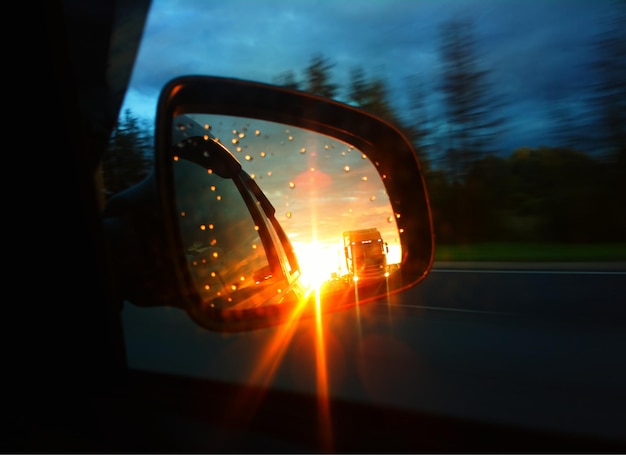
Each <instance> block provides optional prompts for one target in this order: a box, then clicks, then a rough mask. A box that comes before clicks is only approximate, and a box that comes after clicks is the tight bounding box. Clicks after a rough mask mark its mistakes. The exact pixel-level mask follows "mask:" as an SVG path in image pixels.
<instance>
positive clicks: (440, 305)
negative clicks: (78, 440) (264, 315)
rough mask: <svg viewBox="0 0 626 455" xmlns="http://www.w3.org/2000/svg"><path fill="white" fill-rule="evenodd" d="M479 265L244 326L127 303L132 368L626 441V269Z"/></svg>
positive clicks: (437, 271)
mask: <svg viewBox="0 0 626 455" xmlns="http://www.w3.org/2000/svg"><path fill="white" fill-rule="evenodd" d="M483 268H484V270H470V269H467V268H459V267H455V268H454V269H451V268H449V267H442V266H441V265H439V266H438V265H436V266H435V268H434V269H433V271H432V272H431V274H430V276H429V277H427V279H426V280H425V281H424V282H423V283H421V284H419V285H418V286H416V287H414V288H412V289H410V290H408V291H405V292H404V293H402V294H399V295H396V296H392V297H391V298H390V299H389V301H388V302H386V301H381V302H376V303H371V304H367V305H363V306H362V307H355V308H353V309H351V310H348V311H343V312H337V313H331V314H327V315H325V316H324V318H323V319H322V321H321V322H319V323H318V322H316V321H315V320H314V319H309V320H306V321H301V323H300V324H298V325H297V326H292V327H287V326H281V327H276V328H270V329H263V330H258V331H255V332H250V333H239V334H219V333H212V332H208V331H206V330H204V329H202V328H200V327H198V326H196V325H195V324H194V323H193V322H191V321H190V320H189V318H187V316H186V315H185V314H184V313H183V312H181V311H179V310H177V309H172V308H151V309H148V308H138V307H135V306H132V305H128V304H126V306H125V308H124V315H123V317H124V324H125V336H126V342H127V352H128V360H129V365H130V367H131V368H137V369H141V370H149V371H161V372H166V373H173V374H181V375H185V376H194V377H205V378H210V379H215V380H225V381H232V382H237V383H253V384H260V385H261V384H263V385H264V384H273V386H274V387H277V388H282V389H286V390H295V391H308V392H315V391H320V390H321V391H322V392H323V393H328V394H329V395H331V396H338V397H346V398H351V399H354V400H359V401H367V402H370V403H380V404H382V405H393V406H400V407H408V408H411V409H416V410H420V411H424V412H432V413H436V414H443V415H448V416H459V417H465V418H472V419H476V420H477V421H485V422H499V423H502V424H515V425H521V426H526V427H529V428H543V429H551V430H556V431H566V432H570V433H571V432H572V431H574V432H576V433H577V434H579V435H582V436H590V437H603V438H608V439H609V440H614V441H617V442H620V443H624V444H626V434H625V433H624V428H626V387H624V384H626V354H625V353H626V309H625V307H626V305H625V303H624V296H626V272H624V271H622V270H599V269H594V270H585V269H575V270H562V269H561V270H556V269H549V270H537V269H533V268H532V267H527V270H513V269H508V270H503V269H490V268H488V267H483ZM320 352H324V353H325V355H323V356H320V355H318V354H319V353H320Z"/></svg>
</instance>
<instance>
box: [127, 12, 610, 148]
mask: <svg viewBox="0 0 626 455" xmlns="http://www.w3.org/2000/svg"><path fill="white" fill-rule="evenodd" d="M612 8H613V2H610V1H608V0H601V1H597V2H591V1H586V0H546V1H542V2H534V1H533V2H529V1H522V0H508V1H502V0H480V1H476V0H368V1H332V0H317V1H313V0H311V1H308V0H299V1H290V0H268V1H262V2H261V1H258V0H228V1H223V2H207V1H204V0H185V1H171V0H153V2H152V7H151V11H150V14H149V16H148V20H147V23H146V26H145V30H144V37H143V40H142V44H141V46H140V49H139V53H138V57H137V60H136V65H135V69H134V72H133V76H132V79H131V85H130V89H129V91H128V93H127V96H126V100H125V103H124V106H123V108H131V109H132V110H133V111H135V112H137V113H138V114H139V115H144V116H153V115H154V111H155V109H156V100H157V97H158V94H159V91H160V90H161V87H162V86H163V85H164V84H165V83H166V82H167V81H169V80H170V79H172V78H174V77H176V76H180V75H183V74H211V75H217V76H227V77H237V78H242V79H250V80H256V81H261V82H270V83H271V82H272V81H273V79H274V78H275V77H276V76H278V75H279V74H281V73H283V72H284V71H287V70H291V71H294V72H295V73H296V75H297V76H298V77H302V76H303V74H302V72H303V70H304V69H305V68H306V66H307V65H308V64H309V63H310V59H311V57H312V56H314V55H318V54H321V55H323V56H325V57H327V58H328V59H329V61H330V62H331V63H334V64H335V66H334V67H333V70H332V76H333V78H334V79H335V82H337V83H339V84H340V85H341V88H342V89H345V88H346V86H347V85H348V81H349V72H350V70H351V69H352V68H353V67H356V66H360V67H361V68H362V69H363V70H364V71H365V73H366V75H367V76H376V77H380V78H384V79H385V81H386V82H387V83H388V85H389V91H390V94H391V95H392V96H393V101H394V103H395V105H396V107H397V108H402V109H404V108H406V107H407V105H408V100H407V96H406V90H405V88H406V77H407V76H409V75H415V74H419V75H421V77H422V78H423V80H424V83H425V88H426V89H427V91H426V97H427V102H428V105H427V108H428V111H429V112H430V113H431V114H432V113H437V112H441V110H442V109H441V105H440V99H441V97H440V95H439V94H438V93H437V89H438V86H439V82H440V81H439V73H438V71H439V68H440V65H439V57H438V46H439V26H440V24H442V23H443V22H444V21H447V20H450V19H453V18H458V17H466V18H470V19H471V20H473V22H474V25H475V27H476V39H477V42H476V43H477V52H478V55H479V56H480V59H481V60H480V62H481V64H483V65H484V67H485V69H487V70H489V71H491V74H490V76H491V78H492V79H491V82H492V87H493V89H494V94H496V96H497V97H499V98H501V99H502V100H503V101H505V102H506V103H507V105H508V111H507V116H508V117H509V118H512V120H513V125H520V124H522V123H526V124H530V123H533V122H534V124H535V125H538V124H539V123H540V122H541V121H542V120H541V119H543V118H545V114H542V113H545V112H548V110H549V109H550V108H551V107H550V106H551V105H552V104H554V103H560V102H567V101H568V100H570V101H571V99H573V98H579V97H580V91H581V90H584V89H585V88H586V87H587V86H588V85H589V83H590V81H589V80H588V78H589V75H590V73H589V72H588V71H586V67H585V65H586V62H587V61H588V60H589V58H590V57H591V47H590V41H591V39H592V37H593V36H594V34H595V33H596V32H597V30H598V29H599V28H601V27H602V24H603V18H604V16H606V14H607V13H608V12H610V11H611V9H612ZM343 94H344V92H342V93H341V94H340V96H341V95H343ZM528 103H530V104H532V106H533V109H532V110H529V109H527V108H526V107H525V104H528ZM541 106H543V108H542V107H541ZM531 113H537V114H538V115H539V116H538V117H536V118H535V119H534V120H532V119H526V118H522V117H526V116H528V115H530V114H531ZM405 118H409V117H408V116H405ZM533 131H534V132H535V134H536V135H543V136H544V137H545V134H546V133H545V131H541V130H540V129H539V128H535V129H534V130H533ZM525 137H527V138H529V136H525ZM540 140H541V138H539V137H537V138H536V139H534V141H535V142H537V141H540ZM508 142H511V141H510V140H509V141H508ZM520 145H526V144H520Z"/></svg>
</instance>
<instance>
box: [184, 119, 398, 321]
mask: <svg viewBox="0 0 626 455" xmlns="http://www.w3.org/2000/svg"><path fill="white" fill-rule="evenodd" d="M173 128H174V135H173V142H174V144H173V151H174V153H173V158H174V160H175V162H174V174H173V175H174V187H175V193H176V205H177V212H178V213H179V221H180V233H181V237H182V243H183V246H184V248H185V250H186V254H187V261H188V265H189V270H190V273H191V275H192V281H193V283H194V284H195V286H196V291H197V293H198V294H199V295H200V296H201V298H202V302H203V303H204V304H206V305H209V306H210V307H212V308H218V309H228V308H236V309H240V308H253V307H258V306H264V305H270V304H275V303H281V302H284V301H285V300H289V299H295V300H297V299H301V298H302V296H303V295H305V294H306V292H307V291H311V290H313V289H321V295H322V297H323V296H324V295H326V296H328V295H332V296H333V298H337V296H339V295H344V296H351V298H352V300H353V301H354V295H355V293H354V292H353V291H354V289H355V283H358V284H357V285H356V288H357V289H358V288H361V287H362V288H363V289H365V288H367V287H368V286H369V287H371V288H372V289H377V291H376V293H384V289H385V288H387V285H388V280H389V279H390V277H393V274H394V272H396V271H397V270H398V269H399V266H400V263H401V259H402V250H401V244H400V238H399V232H398V227H397V224H396V219H397V218H396V214H394V212H393V209H392V207H391V204H390V202H389V198H388V196H387V194H386V191H385V186H384V184H383V182H382V179H381V176H380V175H379V173H378V171H377V170H376V167H375V166H374V164H373V163H372V162H371V161H370V160H369V159H368V158H367V157H366V156H365V155H364V154H363V153H362V152H361V151H359V150H357V149H355V148H354V147H352V146H351V145H350V144H346V143H344V142H341V141H339V140H337V139H335V138H331V137H328V136H325V135H323V134H320V133H316V132H311V131H308V130H304V129H300V128H295V127H292V126H288V125H284V124H279V123H273V122H267V121H262V120H257V119H249V118H238V117H231V116H224V115H210V114H186V115H184V116H180V117H177V118H176V119H175V120H174V122H173Z"/></svg>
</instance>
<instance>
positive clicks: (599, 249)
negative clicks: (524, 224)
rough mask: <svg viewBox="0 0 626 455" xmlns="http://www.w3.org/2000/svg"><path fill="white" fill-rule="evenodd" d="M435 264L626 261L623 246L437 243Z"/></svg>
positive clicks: (621, 244) (624, 246)
mask: <svg viewBox="0 0 626 455" xmlns="http://www.w3.org/2000/svg"><path fill="white" fill-rule="evenodd" d="M435 261H518V262H522V261H529V262H576V261H580V262H589V261H602V262H604V261H626V243H618V244H580V245H570V244H546V243H475V244H468V245H437V244H436V245H435Z"/></svg>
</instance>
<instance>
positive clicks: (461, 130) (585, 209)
mask: <svg viewBox="0 0 626 455" xmlns="http://www.w3.org/2000/svg"><path fill="white" fill-rule="evenodd" d="M474 35H475V31H474V24H473V23H472V22H471V21H469V20H465V19H454V20H450V21H448V22H445V23H443V24H442V25H441V28H440V46H439V54H440V59H441V62H442V66H441V73H440V74H439V77H438V78H437V80H438V82H439V85H438V90H439V92H440V93H441V95H442V100H443V106H444V109H443V110H442V113H441V114H439V115H440V118H434V117H433V115H432V114H431V113H430V112H429V111H428V103H427V100H426V97H425V95H424V93H425V88H424V81H423V80H422V78H421V76H420V75H419V74H416V75H414V76H411V77H408V78H407V79H406V90H405V97H406V99H407V100H408V101H409V103H408V106H409V114H410V115H409V116H402V115H401V114H400V111H399V109H398V107H397V106H396V105H395V104H394V102H393V100H394V98H393V97H392V96H391V95H390V92H389V87H388V84H387V82H386V80H385V79H383V78H381V77H378V76H371V75H367V74H366V71H365V70H364V68H362V67H359V66H356V67H353V68H351V69H350V73H349V79H348V80H349V82H348V84H347V87H343V90H342V87H341V86H340V84H338V83H337V82H335V80H334V77H333V71H334V69H335V63H334V62H332V61H331V60H330V59H329V58H327V57H325V56H324V55H323V54H316V55H313V56H312V57H311V59H310V63H309V65H308V66H307V67H306V68H304V70H303V71H302V73H301V76H300V77H299V76H298V74H297V73H296V72H295V71H293V70H289V71H285V72H283V73H280V74H278V75H276V76H275V78H274V79H273V81H272V82H273V83H274V84H277V85H282V86H286V87H290V88H293V89H297V90H303V91H306V92H309V93H313V94H317V95H320V96H324V97H327V98H332V99H337V100H339V101H343V102H348V103H350V104H352V105H355V106H358V107H360V108H362V109H364V110H367V111H369V112H371V113H372V114H375V115H377V116H379V117H381V118H383V119H385V120H387V121H389V122H391V123H392V124H394V125H396V126H397V127H398V128H399V129H400V130H401V131H402V132H403V133H404V134H405V135H406V136H407V138H409V140H410V141H411V142H412V143H413V145H414V148H415V150H416V152H417V154H418V158H419V160H420V162H421V165H422V169H423V171H424V175H425V179H426V183H427V187H428V191H429V196H430V199H431V206H432V210H433V222H434V228H435V235H436V238H437V241H438V242H439V243H449V244H452V243H472V242H486V241H532V242H584V243H589V242H616V241H626V121H625V120H626V119H625V115H626V14H624V11H623V10H620V11H619V12H618V14H616V15H615V16H614V17H613V18H612V22H611V23H610V24H609V26H607V27H605V28H603V31H602V33H601V34H599V35H598V36H597V39H596V40H595V41H594V42H593V43H590V46H592V47H593V50H594V55H595V57H594V60H593V61H590V62H588V69H589V71H591V72H592V73H593V75H594V80H595V81H596V83H595V84H594V85H593V86H591V87H588V90H587V91H586V93H588V94H589V98H588V110H587V115H585V119H584V123H586V124H582V123H581V119H580V118H576V117H575V116H574V114H573V113H572V112H567V111H561V112H558V113H557V115H554V134H553V139H552V140H553V144H552V145H551V146H544V147H539V148H528V147H519V148H517V149H516V150H513V151H512V152H510V155H508V156H506V154H505V153H504V152H503V151H502V150H497V147H496V144H497V143H498V142H497V141H498V139H500V138H501V137H502V136H503V135H505V134H506V133H507V120H508V119H507V118H506V115H505V112H506V110H505V109H504V108H505V104H504V103H503V102H502V101H500V100H502V99H503V98H502V97H501V96H498V93H497V91H496V88H495V87H493V86H492V85H491V82H490V74H491V71H490V70H489V69H488V68H486V66H485V60H484V58H482V56H481V55H479V54H478V52H477V48H476V45H475V36H474ZM149 137H150V134H148V133H147V132H146V130H145V129H142V128H140V126H139V124H138V120H137V119H136V118H135V117H133V116H132V113H131V112H125V113H124V116H123V117H122V118H121V119H120V124H119V127H118V129H116V131H115V134H114V135H113V136H112V139H111V147H110V152H109V155H108V158H106V157H105V161H104V163H105V169H104V181H105V188H106V191H107V196H110V195H112V194H114V193H115V192H117V191H120V190H121V189H123V188H125V187H128V186H130V184H132V183H134V182H137V181H139V180H141V179H142V178H143V177H144V176H145V175H146V174H147V172H148V169H149V168H150V167H151V162H150V159H149V158H147V157H148V156H150V153H148V152H149V151H150V145H149V143H150V140H149ZM591 151H593V152H594V153H591Z"/></svg>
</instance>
